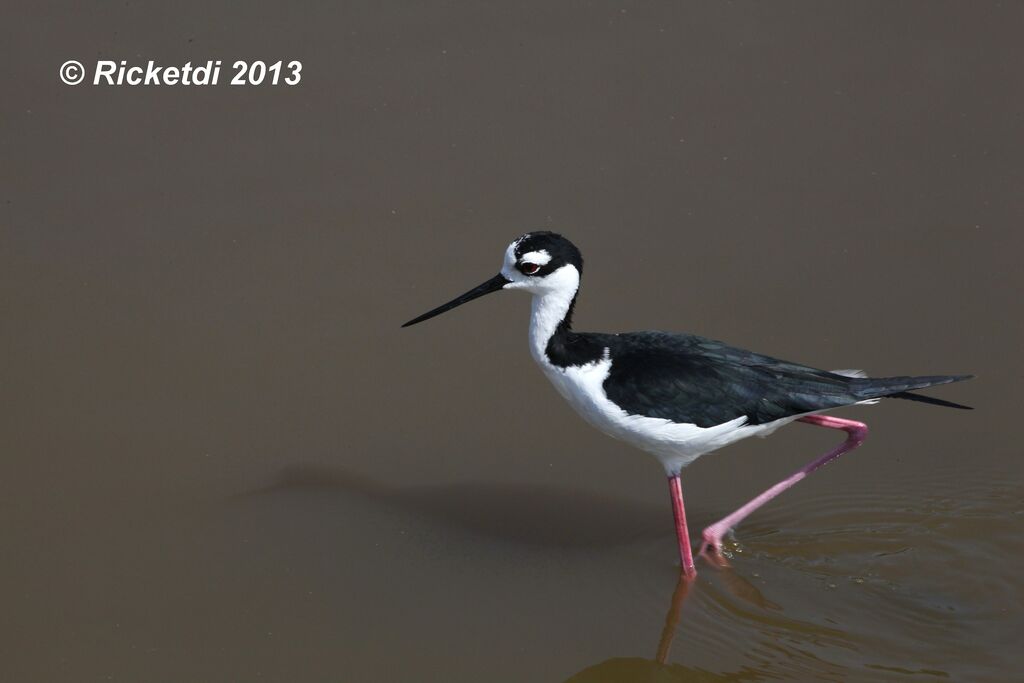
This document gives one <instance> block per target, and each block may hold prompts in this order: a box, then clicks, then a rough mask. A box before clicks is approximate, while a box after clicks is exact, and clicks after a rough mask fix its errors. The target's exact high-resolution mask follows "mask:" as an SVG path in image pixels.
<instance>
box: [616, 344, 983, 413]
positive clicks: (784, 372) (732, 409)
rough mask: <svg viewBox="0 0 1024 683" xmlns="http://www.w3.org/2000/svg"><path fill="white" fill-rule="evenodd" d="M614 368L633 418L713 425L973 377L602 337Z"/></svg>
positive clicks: (622, 401) (620, 398)
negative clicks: (869, 369)
mask: <svg viewBox="0 0 1024 683" xmlns="http://www.w3.org/2000/svg"><path fill="white" fill-rule="evenodd" d="M600 336H601V337H602V339H601V341H602V342H604V343H605V344H606V346H607V347H608V349H609V352H610V354H611V360H612V367H611V371H610V374H609V375H608V378H607V379H606V380H605V382H604V390H605V393H606V394H607V395H608V398H609V399H611V400H612V401H613V402H614V403H615V404H617V405H618V406H619V407H621V408H622V409H623V410H625V411H626V412H628V413H631V414H635V415H644V416H647V417H659V418H664V419H666V420H671V421H673V422H678V423H689V424H696V425H697V426H699V427H713V426H715V425H718V424H722V423H723V422H729V421H730V420H734V419H736V418H738V417H746V418H747V424H752V425H758V424H765V423H767V422H772V421H774V420H778V419H781V418H784V417H791V416H794V415H801V414H804V413H811V412H815V411H819V410H826V409H829V408H838V407H840V406H845V405H851V404H853V403H857V402H858V401H864V400H867V399H871V398H878V397H881V396H892V395H894V394H898V393H901V392H905V391H907V390H909V389H920V388H923V387H926V386H932V385H934V384H944V383H946V382H952V381H957V380H958V379H966V377H954V376H939V377H890V378H877V379H868V378H853V377H846V376H844V375H837V374H835V373H833V372H828V371H826V370H818V369H815V368H811V367H807V366H805V365H798V364H796V363H790V362H787V361H783V360H779V359H777V358H771V357H769V356H764V355H761V354H757V353H753V352H751V351H745V350H743V349H737V348H735V347H732V346H729V345H727V344H724V343H723V342H720V341H715V340H713V339H706V338H704V337H698V336H696V335H683V334H668V333H664V332H637V333H632V334H621V335H607V336H606V335H600Z"/></svg>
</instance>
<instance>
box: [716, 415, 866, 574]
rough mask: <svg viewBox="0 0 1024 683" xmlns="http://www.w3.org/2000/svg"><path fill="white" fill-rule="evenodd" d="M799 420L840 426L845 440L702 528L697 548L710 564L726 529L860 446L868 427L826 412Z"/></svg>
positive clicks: (717, 560) (835, 426)
mask: <svg viewBox="0 0 1024 683" xmlns="http://www.w3.org/2000/svg"><path fill="white" fill-rule="evenodd" d="M799 422H806V423H807V424H812V425H817V426H819V427H828V428H830V429H841V430H843V431H844V432H846V440H845V441H843V443H841V444H839V445H838V446H836V447H835V448H833V449H832V450H830V451H829V452H828V453H826V454H825V455H823V456H821V457H820V458H817V459H816V460H812V461H811V462H809V463H807V464H806V465H804V466H803V467H801V468H800V469H799V470H797V471H796V472H794V473H793V474H791V475H790V476H789V477H786V478H785V479H783V480H782V481H780V482H779V483H778V484H776V485H775V486H772V487H771V488H770V489H768V490H767V491H765V492H764V493H762V494H761V495H759V496H757V497H756V498H754V499H753V500H751V501H750V502H749V503H747V504H746V505H744V506H743V507H741V508H740V509H739V510H737V511H736V512H734V513H732V514H731V515H729V516H728V517H725V518H723V519H721V520H720V521H718V522H715V523H714V524H712V525H711V526H709V527H708V528H707V529H705V530H704V534H703V536H704V542H703V544H702V545H701V550H700V554H701V555H703V556H705V557H707V558H708V559H710V560H712V562H713V563H716V564H718V563H720V562H721V551H722V538H723V537H724V536H725V534H727V533H728V532H729V529H732V528H733V527H735V526H736V525H737V524H739V523H740V522H741V521H743V520H744V519H746V518H747V516H748V515H750V513H752V512H753V511H754V510H756V509H758V508H759V507H761V506H762V505H764V504H765V503H767V502H768V501H770V500H771V499H772V498H774V497H775V496H777V495H779V494H780V493H782V492H783V491H785V490H786V489H788V488H789V487H791V486H793V484H795V483H797V482H798V481H800V480H801V479H803V478H805V477H806V476H807V475H808V474H810V473H811V472H813V471H814V470H816V469H818V468H819V467H821V466H823V465H827V464H828V463H830V462H832V461H833V460H835V459H836V458H838V457H839V456H841V455H842V454H843V453H846V452H848V451H852V450H853V449H854V448H856V447H857V446H859V445H861V444H862V443H863V442H864V439H865V438H867V435H868V426H867V425H866V424H864V423H863V422H857V421H855V420H844V419H843V418H839V417H831V416H829V415H807V416H804V417H801V418H799Z"/></svg>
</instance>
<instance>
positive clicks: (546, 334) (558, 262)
mask: <svg viewBox="0 0 1024 683" xmlns="http://www.w3.org/2000/svg"><path fill="white" fill-rule="evenodd" d="M582 273H583V258H582V256H581V255H580V252H579V249H577V248H576V246H575V245H574V244H573V243H572V242H570V241H569V240H567V239H565V238H564V237H562V236H561V235H557V234H555V233H551V232H532V233H527V234H525V235H523V236H522V237H520V238H519V239H517V240H516V241H514V242H512V244H510V245H509V246H508V249H506V250H505V262H504V264H503V265H502V268H501V272H500V273H499V274H498V275H496V276H494V277H493V278H491V279H490V280H488V281H487V282H485V283H483V284H482V285H480V286H479V287H476V288H474V289H471V290H470V291H468V292H466V293H465V294H463V295H462V296H460V297H458V298H456V299H453V300H452V301H449V302H448V303H446V304H444V305H443V306H440V307H438V308H435V309H434V310H432V311H430V312H428V313H424V314H423V315H421V316H419V317H418V318H414V319H412V320H410V321H409V322H407V323H405V325H403V326H402V327H408V326H409V325H415V324H416V323H419V322H423V321H424V320H427V319H429V318H433V317H434V316H436V315H440V314H441V313H444V312H445V311H449V310H451V309H453V308H455V307H456V306H459V305H461V304H464V303H466V302H467V301H472V300H473V299H476V298H478V297H481V296H483V295H485V294H489V293H491V292H496V291H498V290H500V289H521V290H525V291H527V292H530V293H531V294H533V306H532V312H531V316H530V352H531V353H532V355H533V358H534V360H536V361H537V364H538V365H540V367H541V369H542V370H543V371H544V374H545V375H547V377H548V379H549V380H551V383H552V384H554V385H555V388H556V389H557V390H558V391H559V393H561V394H562V396H564V397H565V399H566V400H567V401H568V402H569V403H570V404H571V405H572V407H573V408H575V409H576V411H577V412H579V413H580V415H582V416H583V418H584V419H586V420H587V421H588V422H590V423H591V424H592V425H594V426H595V427H597V428H598V429H600V430H601V431H603V432H605V433H607V434H609V435H611V436H613V437H615V438H618V439H621V440H623V441H626V442H627V443H630V444H632V445H634V446H636V447H638V448H640V449H641V450H644V451H647V452H648V453H651V454H653V455H654V456H655V457H657V458H658V459H659V460H660V461H661V463H662V465H663V466H664V467H665V472H666V473H667V475H668V480H669V489H670V493H671V496H672V509H673V512H674V515H675V525H676V536H677V538H678V540H679V556H680V559H681V560H682V565H683V570H684V571H685V572H686V574H687V575H690V576H692V575H694V574H695V573H696V570H695V568H694V564H693V555H692V551H691V548H690V540H689V533H688V531H687V527H686V511H685V508H684V507H683V493H682V488H681V486H680V480H679V473H680V471H681V470H682V469H683V468H684V467H686V466H687V465H689V464H690V463H691V462H693V461H694V460H696V459H697V458H698V457H700V456H701V455H704V454H705V453H710V452H711V451H714V450H716V449H719V448H721V447H722V446H726V445H728V444H730V443H733V442H734V441H738V440H740V439H745V438H747V437H749V436H767V435H768V434H771V433H772V432H774V431H775V430H776V429H778V428H779V427H781V426H783V425H786V424H788V423H790V422H793V421H800V422H806V423H808V424H813V425H818V426H821V427H830V428H832V429H841V430H843V431H845V432H846V434H847V437H846V440H845V441H844V442H843V443H842V444H840V445H839V446H837V447H835V448H833V449H832V450H831V451H829V452H828V453H826V454H825V455H823V456H821V457H819V458H817V459H816V460H814V461H812V462H810V463H808V464H807V465H806V466H804V467H803V468H801V469H800V470H798V471H797V472H795V473H794V474H793V475H792V476H790V477H788V478H786V479H784V480H782V481H780V482H779V483H778V484H775V485H774V486H772V487H771V488H769V489H768V490H767V491H765V492H764V493H762V494H761V495H759V496H757V497H756V498H754V499H753V500H751V501H750V502H749V503H747V504H746V505H744V506H742V507H741V508H739V509H738V510H736V511H735V512H734V513H732V514H731V515H729V516H727V517H725V518H723V519H722V520H720V521H718V522H716V523H714V524H712V525H711V526H709V527H708V528H707V529H705V530H704V533H703V539H704V541H703V543H702V547H701V553H702V554H705V555H707V556H708V557H709V559H712V560H716V561H721V555H720V552H721V546H722V537H723V536H724V535H725V534H726V533H727V532H728V531H729V530H730V529H732V528H733V527H735V526H736V525H737V524H739V522H740V521H742V520H743V519H744V518H746V517H747V516H748V515H749V514H750V513H752V512H753V511H754V510H756V509H757V508H759V507H761V506H762V505H764V504H765V503H766V502H768V501H769V500H771V499H772V498H774V497H775V496H777V495H779V494H780V493H782V492H783V491H785V490H786V489H788V488H789V487H790V486H792V485H793V484H795V483H796V482H798V481H800V480H801V479H803V478H804V477H806V476H807V475H808V474H810V473H811V472H813V471H814V470H816V469H818V468H819V467H821V466H822V465H824V464H826V463H828V462H830V461H832V460H834V459H836V458H838V457H839V456H840V455H842V454H843V453H846V452H847V451H850V450H853V449H854V448H856V447H857V446H859V445H860V444H861V442H863V441H864V437H865V436H866V435H867V426H866V425H864V424H863V423H861V422H856V421H854V420H847V419H843V418H838V417H832V416H827V415H822V414H821V413H824V412H825V411H828V410H832V409H833V408H839V407H842V406H848V405H852V404H855V403H875V402H877V401H878V400H879V399H881V398H903V399H910V400H914V401H921V402H923V403H931V404H934V405H942V406H948V407H953V408H966V406H961V405H958V404H956V403H950V402H948V401H943V400H941V399H936V398H931V397H928V396H922V395H920V394H914V393H910V392H911V391H913V390H915V389H923V388H925V387H930V386H934V385H936V384H947V383H949V382H957V381H960V380H964V379H969V378H970V377H971V375H936V376H929V377H883V378H870V377H866V376H865V375H864V374H863V373H861V372H859V371H846V370H836V371H832V372H829V371H826V370H817V369H815V368H811V367H807V366H805V365H798V364H796V363H789V362H787V361H782V360H778V359H776V358H771V357H769V356H763V355H761V354H757V353H753V352H751V351H744V350H743V349H737V348H734V347H731V346H728V345H726V344H723V343H722V342H719V341H715V340H712V339H705V338H703V337H698V336H696V335H691V334H669V333H666V332H628V333H622V334H603V333H596V332H574V331H573V329H572V313H573V308H574V306H575V305H576V295H577V292H578V291H579V286H580V277H581V275H582Z"/></svg>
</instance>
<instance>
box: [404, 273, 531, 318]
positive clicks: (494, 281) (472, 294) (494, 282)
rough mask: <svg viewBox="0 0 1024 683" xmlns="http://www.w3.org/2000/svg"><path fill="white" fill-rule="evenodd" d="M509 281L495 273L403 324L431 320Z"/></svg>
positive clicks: (494, 290) (497, 288) (495, 289)
mask: <svg viewBox="0 0 1024 683" xmlns="http://www.w3.org/2000/svg"><path fill="white" fill-rule="evenodd" d="M509 282H511V280H509V279H508V278H507V277H505V276H504V275H502V274H501V273H498V274H497V275H495V276H494V277H492V278H491V279H490V280H488V281H487V282H485V283H483V284H482V285H480V286H479V287H474V288H473V289H471V290H469V291H468V292H466V293H465V294H463V295H462V296H458V297H455V298H454V299H452V300H451V301H449V302H448V303H446V304H444V305H443V306H438V307H437V308H435V309H434V310H432V311H428V312H426V313H424V314H423V315H421V316H420V317H418V318H413V319H412V320H410V321H409V322H407V323H406V324H404V325H402V327H409V325H415V324H416V323H421V322H423V321H424V320H430V319H431V318H433V317H434V316H436V315H441V314H442V313H444V312H445V311H450V310H452V309H453V308H455V307H456V306H461V305H462V304H464V303H466V302H467V301H472V300H473V299H479V298H480V297H482V296H483V295H484V294H490V293H491V292H497V291H498V290H499V289H501V288H502V287H504V286H505V285H507V284H508V283H509Z"/></svg>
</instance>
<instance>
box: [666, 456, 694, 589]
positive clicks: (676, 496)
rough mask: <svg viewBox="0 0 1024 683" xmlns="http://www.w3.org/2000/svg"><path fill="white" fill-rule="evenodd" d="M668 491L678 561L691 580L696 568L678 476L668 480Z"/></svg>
mask: <svg viewBox="0 0 1024 683" xmlns="http://www.w3.org/2000/svg"><path fill="white" fill-rule="evenodd" d="M668 491H669V494H670V495H671V496H672V516H673V517H674V518H675V520H676V540H678V541H679V559H680V561H681V562H682V563H683V573H684V574H685V575H686V576H687V577H690V578H693V577H694V576H697V568H696V567H695V566H694V564H693V551H692V550H691V549H690V532H689V531H688V530H687V528H686V508H685V507H683V487H682V485H681V484H680V482H679V475H678V474H676V475H674V476H671V477H669V478H668Z"/></svg>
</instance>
